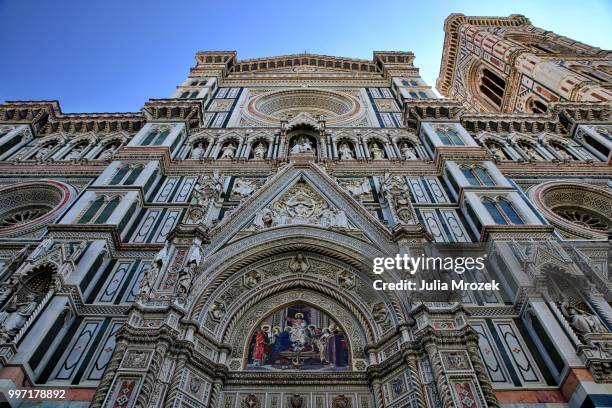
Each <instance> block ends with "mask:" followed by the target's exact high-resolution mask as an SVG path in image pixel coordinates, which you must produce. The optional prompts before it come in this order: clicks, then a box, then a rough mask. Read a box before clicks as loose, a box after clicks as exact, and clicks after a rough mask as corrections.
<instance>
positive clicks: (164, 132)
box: [153, 129, 170, 146]
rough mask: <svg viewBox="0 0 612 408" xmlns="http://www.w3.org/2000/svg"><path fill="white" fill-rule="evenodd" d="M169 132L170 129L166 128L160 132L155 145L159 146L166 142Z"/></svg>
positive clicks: (154, 142)
mask: <svg viewBox="0 0 612 408" xmlns="http://www.w3.org/2000/svg"><path fill="white" fill-rule="evenodd" d="M169 134H170V131H169V130H168V129H164V130H162V131H161V132H159V133H158V135H157V137H156V138H155V140H154V141H153V145H154V146H159V145H161V144H162V143H164V141H165V140H166V137H168V135H169Z"/></svg>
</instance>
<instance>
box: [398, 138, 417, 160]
mask: <svg viewBox="0 0 612 408" xmlns="http://www.w3.org/2000/svg"><path fill="white" fill-rule="evenodd" d="M400 152H401V153H402V156H403V157H404V159H405V160H415V159H416V158H417V156H416V152H415V150H414V147H413V146H412V145H409V144H408V143H406V142H404V143H402V144H401V145H400Z"/></svg>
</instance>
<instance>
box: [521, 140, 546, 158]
mask: <svg viewBox="0 0 612 408" xmlns="http://www.w3.org/2000/svg"><path fill="white" fill-rule="evenodd" d="M519 146H520V147H521V149H523V151H525V153H526V154H527V156H528V157H529V158H530V159H531V160H544V157H542V155H541V154H540V153H539V152H538V151H537V149H536V148H535V147H534V146H532V145H531V144H530V143H521V144H520V145H519Z"/></svg>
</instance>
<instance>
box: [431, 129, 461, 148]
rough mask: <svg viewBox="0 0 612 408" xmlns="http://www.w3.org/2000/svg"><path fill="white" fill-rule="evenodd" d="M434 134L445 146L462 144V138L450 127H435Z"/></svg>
mask: <svg viewBox="0 0 612 408" xmlns="http://www.w3.org/2000/svg"><path fill="white" fill-rule="evenodd" d="M436 134H437V135H438V137H439V138H440V140H441V141H442V144H443V145H446V146H463V145H464V144H465V143H463V139H461V136H459V133H458V132H457V131H456V130H455V129H453V128H450V127H447V126H440V127H437V128H436Z"/></svg>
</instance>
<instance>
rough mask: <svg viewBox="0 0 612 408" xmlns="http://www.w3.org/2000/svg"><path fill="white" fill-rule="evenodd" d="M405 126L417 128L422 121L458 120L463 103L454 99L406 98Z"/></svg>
mask: <svg viewBox="0 0 612 408" xmlns="http://www.w3.org/2000/svg"><path fill="white" fill-rule="evenodd" d="M402 102H403V105H404V113H403V117H404V126H406V128H407V129H408V130H413V131H414V130H417V129H418V127H419V125H420V123H421V122H422V121H449V120H458V119H459V117H460V116H461V113H462V112H463V109H464V108H463V105H462V104H461V103H459V102H458V101H456V100H453V99H404V100H403V101H402Z"/></svg>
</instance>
